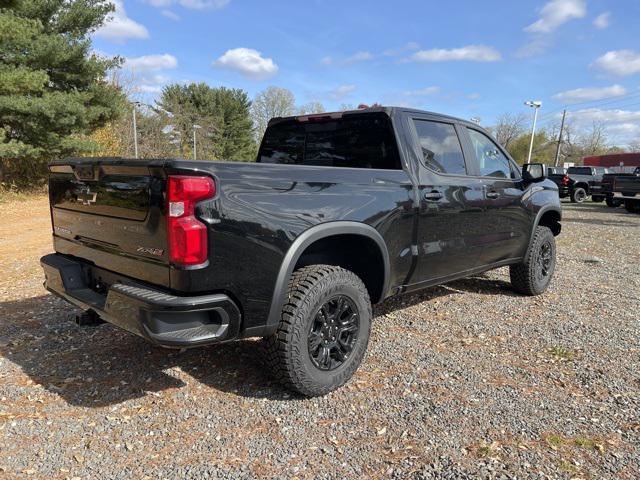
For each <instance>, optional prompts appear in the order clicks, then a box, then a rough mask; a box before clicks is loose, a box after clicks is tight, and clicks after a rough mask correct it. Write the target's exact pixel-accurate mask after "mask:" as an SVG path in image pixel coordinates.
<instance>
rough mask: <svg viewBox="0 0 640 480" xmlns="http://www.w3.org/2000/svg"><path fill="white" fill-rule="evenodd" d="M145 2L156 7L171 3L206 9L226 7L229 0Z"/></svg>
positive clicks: (193, 8)
mask: <svg viewBox="0 0 640 480" xmlns="http://www.w3.org/2000/svg"><path fill="white" fill-rule="evenodd" d="M146 1H147V3H149V4H150V5H153V6H154V7H158V8H166V7H170V6H172V5H176V4H179V5H182V6H183V7H184V8H189V9H191V10H206V9H217V8H223V7H226V6H227V5H228V4H229V2H230V1H231V0H146Z"/></svg>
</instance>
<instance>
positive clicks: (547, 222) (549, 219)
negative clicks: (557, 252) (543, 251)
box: [538, 210, 562, 236]
mask: <svg viewBox="0 0 640 480" xmlns="http://www.w3.org/2000/svg"><path fill="white" fill-rule="evenodd" d="M538 225H541V226H543V227H549V229H550V230H551V232H552V233H553V235H554V236H558V235H560V230H561V229H562V226H561V225H560V214H559V213H558V212H556V211H555V210H548V211H546V212H544V213H543V214H542V217H540V221H539V222H538Z"/></svg>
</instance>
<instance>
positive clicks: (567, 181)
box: [562, 175, 569, 187]
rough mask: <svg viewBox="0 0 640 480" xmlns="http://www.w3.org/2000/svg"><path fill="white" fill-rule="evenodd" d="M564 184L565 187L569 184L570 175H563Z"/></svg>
mask: <svg viewBox="0 0 640 480" xmlns="http://www.w3.org/2000/svg"><path fill="white" fill-rule="evenodd" d="M562 185H563V186H565V187H566V186H567V185H569V175H565V176H564V177H562Z"/></svg>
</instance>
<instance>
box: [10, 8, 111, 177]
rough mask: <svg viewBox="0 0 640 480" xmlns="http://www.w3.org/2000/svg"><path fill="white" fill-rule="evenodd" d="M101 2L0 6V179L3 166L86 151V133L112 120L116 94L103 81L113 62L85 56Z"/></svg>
mask: <svg viewBox="0 0 640 480" xmlns="http://www.w3.org/2000/svg"><path fill="white" fill-rule="evenodd" d="M112 10H113V6H112V5H111V4H109V3H107V1H105V0H74V1H68V0H12V1H6V0H4V1H2V3H0V181H3V177H4V168H3V167H5V166H7V165H8V164H12V163H13V164H25V163H31V164H32V167H31V168H32V169H35V168H34V167H33V164H36V163H37V162H38V161H41V160H43V159H44V160H46V159H50V158H54V157H58V156H66V155H74V154H78V153H81V152H84V151H87V150H90V149H91V148H92V146H93V145H92V142H91V140H89V139H88V138H87V137H86V134H88V133H90V132H91V131H92V130H94V129H96V128H98V127H100V126H102V125H104V124H105V123H107V122H108V121H110V120H113V119H114V118H116V117H117V116H118V114H119V113H120V110H121V108H122V101H123V96H122V94H121V92H119V91H118V89H117V88H115V87H113V86H111V85H109V84H108V83H107V82H106V73H107V71H108V70H109V69H112V68H115V67H117V66H118V65H119V63H120V59H118V58H108V59H105V58H101V57H98V56H96V55H95V54H93V53H91V39H90V34H91V33H92V32H94V31H95V30H96V29H97V28H98V27H99V26H100V25H102V24H103V22H104V21H105V17H106V15H107V14H108V13H109V12H111V11H112Z"/></svg>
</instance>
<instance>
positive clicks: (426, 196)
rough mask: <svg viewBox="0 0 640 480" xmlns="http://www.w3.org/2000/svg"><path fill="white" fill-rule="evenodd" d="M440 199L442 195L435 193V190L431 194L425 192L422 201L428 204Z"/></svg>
mask: <svg viewBox="0 0 640 480" xmlns="http://www.w3.org/2000/svg"><path fill="white" fill-rule="evenodd" d="M441 198H442V193H440V192H436V191H435V190H434V191H433V192H427V193H425V194H424V199H425V200H427V201H430V202H434V201H436V200H440V199H441Z"/></svg>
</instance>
